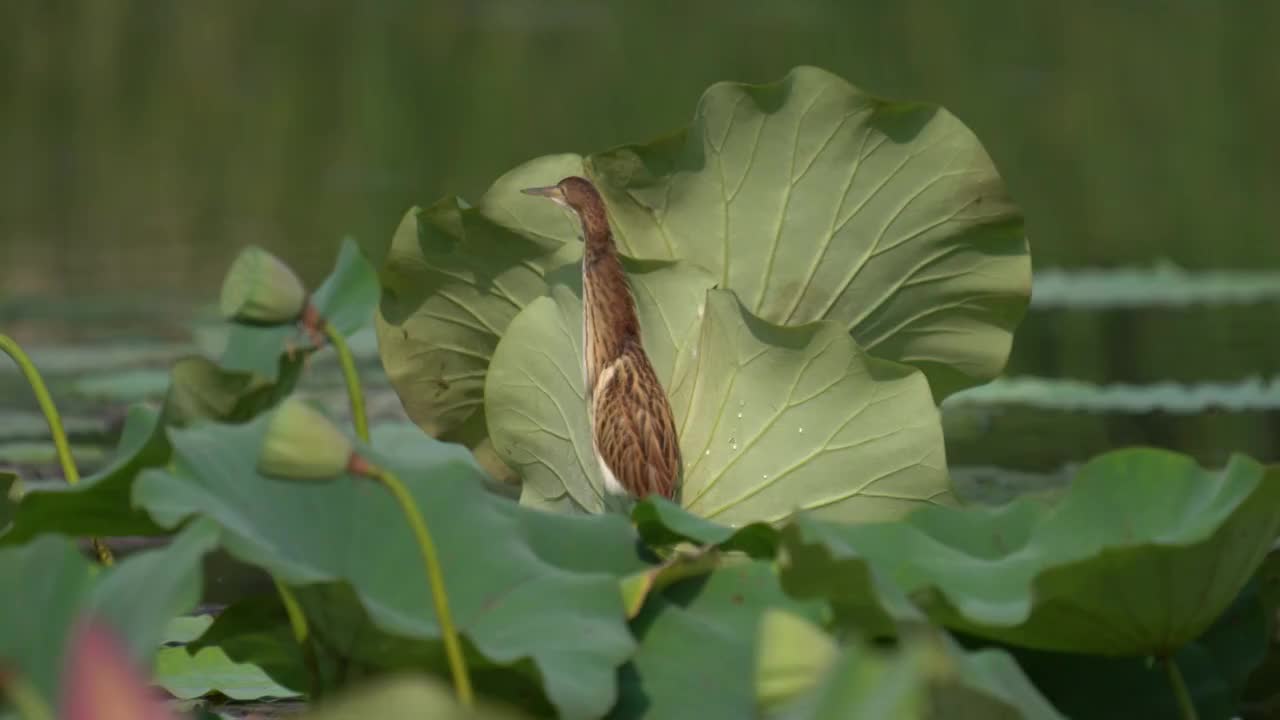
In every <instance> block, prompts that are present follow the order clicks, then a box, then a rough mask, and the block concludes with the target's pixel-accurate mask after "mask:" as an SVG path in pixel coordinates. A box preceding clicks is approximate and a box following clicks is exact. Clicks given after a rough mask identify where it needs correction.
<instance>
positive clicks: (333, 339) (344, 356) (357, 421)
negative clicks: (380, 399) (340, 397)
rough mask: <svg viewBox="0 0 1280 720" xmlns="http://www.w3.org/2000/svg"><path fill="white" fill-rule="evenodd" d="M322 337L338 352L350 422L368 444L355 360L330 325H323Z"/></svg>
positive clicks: (367, 432)
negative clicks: (349, 401)
mask: <svg viewBox="0 0 1280 720" xmlns="http://www.w3.org/2000/svg"><path fill="white" fill-rule="evenodd" d="M324 335H325V337H327V338H328V339H329V343H330V344H331V345H333V349H334V350H336V351H337V352H338V362H339V363H341V364H342V379H343V380H345V381H346V383H347V396H348V397H349V398H351V422H352V423H353V424H354V425H355V426H356V437H358V438H360V440H362V441H363V442H369V420H368V418H366V417H365V414H364V392H363V391H362V390H361V389H360V374H359V373H357V372H356V359H355V357H354V356H352V354H351V348H350V347H349V346H348V345H347V340H346V338H344V337H342V333H340V332H338V330H337V329H336V328H334V327H333V325H332V324H331V323H328V322H325V323H324Z"/></svg>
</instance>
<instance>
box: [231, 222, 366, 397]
mask: <svg viewBox="0 0 1280 720" xmlns="http://www.w3.org/2000/svg"><path fill="white" fill-rule="evenodd" d="M311 302H312V304H314V305H315V308H316V310H317V311H318V312H319V314H320V317H322V318H324V319H325V320H326V321H327V322H328V323H330V324H331V325H333V327H334V328H335V329H336V330H337V331H338V332H339V333H341V334H342V335H344V336H349V335H351V334H352V333H354V332H356V331H357V330H359V329H361V328H363V327H365V326H366V325H368V324H369V321H370V320H371V319H372V317H373V308H374V306H375V305H376V304H377V302H378V276H377V273H376V272H375V271H374V269H373V266H372V265H370V264H369V261H368V259H367V258H365V256H364V253H362V252H361V251H360V246H359V245H357V244H356V242H355V240H353V239H351V238H344V239H343V241H342V247H341V248H340V249H339V251H338V259H337V261H336V262H335V264H334V267H333V271H332V272H330V273H329V276H328V277H326V278H325V279H324V281H323V282H321V284H320V287H318V288H316V290H315V292H314V293H312V294H311ZM311 351H312V347H311V340H310V339H309V338H306V337H304V336H303V335H302V334H301V333H300V332H299V331H298V328H297V327H295V326H293V325H281V326H272V327H256V326H251V325H241V324H233V325H232V327H231V332H230V333H229V334H228V335H227V344H226V347H225V348H224V349H223V352H222V355H221V356H220V357H219V359H218V364H220V365H222V366H223V367H225V368H227V369H228V370H241V371H245V372H251V373H254V374H256V375H260V376H262V378H264V379H265V381H267V382H275V381H276V380H277V378H278V377H279V376H280V375H282V374H284V373H291V372H296V371H297V367H296V365H297V364H298V363H300V362H301V361H302V359H303V358H304V357H305V356H306V355H307V354H308V353H310V352H311Z"/></svg>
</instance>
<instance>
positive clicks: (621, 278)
mask: <svg viewBox="0 0 1280 720" xmlns="http://www.w3.org/2000/svg"><path fill="white" fill-rule="evenodd" d="M580 217H581V219H582V232H583V237H584V238H585V239H586V245H585V247H584V248H583V253H582V307H583V318H582V319H583V335H584V337H583V340H584V345H586V348H585V350H586V353H585V355H586V357H585V362H586V367H585V370H586V374H587V383H588V390H590V389H591V388H593V387H594V385H595V378H596V377H598V376H599V373H600V372H601V370H602V369H603V368H604V366H606V365H607V364H609V363H610V362H612V361H613V360H615V359H616V358H617V357H618V356H619V355H620V354H621V353H622V351H623V350H624V349H625V348H626V346H627V345H628V343H631V342H636V341H638V340H639V338H640V320H639V318H638V317H637V316H636V304H635V299H634V298H633V297H632V295H631V287H630V285H628V283H627V276H626V274H625V273H624V272H623V271H622V261H621V260H619V259H618V251H617V249H616V248H615V247H614V244H613V233H612V231H610V229H609V219H608V217H607V216H606V215H605V212H604V208H603V207H601V208H598V209H596V208H587V209H586V211H584V212H581V213H580Z"/></svg>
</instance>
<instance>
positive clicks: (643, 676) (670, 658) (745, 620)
mask: <svg viewBox="0 0 1280 720" xmlns="http://www.w3.org/2000/svg"><path fill="white" fill-rule="evenodd" d="M824 606H825V604H824V603H819V602H812V601H807V602H801V601H797V600H795V599H793V598H791V597H788V596H787V595H786V594H785V593H783V592H782V589H781V588H780V587H779V585H778V576H777V571H776V570H775V568H774V567H773V565H772V563H769V562H765V561H761V560H744V561H742V562H739V563H736V564H731V565H726V566H722V567H720V568H719V569H717V570H715V571H714V572H712V573H711V574H710V575H707V576H703V577H696V578H690V579H686V580H682V581H680V582H677V583H675V584H673V585H671V586H670V587H667V588H666V589H664V590H662V591H661V592H660V593H658V594H657V595H655V596H654V597H652V598H650V599H649V601H648V603H646V605H645V607H644V609H643V610H641V612H640V615H639V617H638V618H636V620H635V622H634V628H635V631H636V635H637V637H638V638H639V640H640V647H639V649H637V650H636V653H635V657H633V658H632V660H631V662H630V663H629V664H628V665H627V666H626V667H625V668H624V669H623V671H622V680H621V686H622V689H621V695H620V698H619V702H618V706H617V708H616V709H615V711H614V713H613V715H611V717H615V718H638V717H651V718H671V717H680V718H684V717H687V718H707V719H708V720H711V719H712V718H726V719H729V718H733V719H734V720H737V719H738V718H747V717H755V716H756V712H755V710H756V690H755V662H756V648H757V645H758V642H759V638H758V628H759V626H760V622H761V619H762V617H763V616H764V615H765V614H766V613H767V612H769V611H770V610H778V609H780V610H786V611H789V612H791V613H793V614H796V615H799V616H800V617H803V618H808V619H810V620H813V621H815V622H822V621H823V620H824V619H825V607H824Z"/></svg>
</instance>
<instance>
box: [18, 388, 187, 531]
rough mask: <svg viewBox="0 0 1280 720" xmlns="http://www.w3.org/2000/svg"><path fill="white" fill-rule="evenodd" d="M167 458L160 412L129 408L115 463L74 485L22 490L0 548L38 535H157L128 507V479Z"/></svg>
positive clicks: (154, 528)
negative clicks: (50, 533)
mask: <svg viewBox="0 0 1280 720" xmlns="http://www.w3.org/2000/svg"><path fill="white" fill-rule="evenodd" d="M168 459H169V439H168V438H167V437H165V434H164V426H163V421H162V419H161V413H159V412H157V411H155V410H153V409H151V408H149V407H147V406H146V405H134V406H132V407H130V408H129V411H128V414H127V415H126V416H125V422H124V429H123V430H122V431H121V434H120V446H119V449H118V450H117V451H116V455H115V458H114V459H113V460H112V461H111V462H110V463H108V464H107V465H106V466H105V467H103V468H102V469H101V470H99V471H98V472H96V473H94V474H93V475H90V476H89V477H86V478H82V479H81V480H80V482H79V483H78V484H76V485H74V486H71V485H68V486H65V487H59V486H52V487H42V488H40V489H38V490H30V489H29V490H27V491H26V492H24V493H23V494H22V498H21V500H19V501H18V503H17V504H16V505H15V506H14V507H13V516H12V523H11V524H10V525H9V526H8V527H7V528H4V529H0V545H12V544H17V543H23V542H26V541H28V540H30V539H31V538H33V537H35V536H36V535H39V534H41V533H48V532H52V533H61V534H64V535H94V536H99V537H104V536H105V537H110V536H112V535H158V534H163V533H164V529H163V528H161V527H159V526H158V525H156V524H155V523H153V522H151V518H150V517H148V516H147V514H146V513H144V512H141V511H139V510H136V509H134V508H133V507H132V503H131V501H130V499H129V493H130V491H131V489H132V487H133V480H134V478H135V477H137V474H138V473H139V472H140V471H141V470H142V469H143V468H146V467H156V466H159V465H163V464H164V463H165V462H167V461H168Z"/></svg>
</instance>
